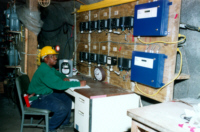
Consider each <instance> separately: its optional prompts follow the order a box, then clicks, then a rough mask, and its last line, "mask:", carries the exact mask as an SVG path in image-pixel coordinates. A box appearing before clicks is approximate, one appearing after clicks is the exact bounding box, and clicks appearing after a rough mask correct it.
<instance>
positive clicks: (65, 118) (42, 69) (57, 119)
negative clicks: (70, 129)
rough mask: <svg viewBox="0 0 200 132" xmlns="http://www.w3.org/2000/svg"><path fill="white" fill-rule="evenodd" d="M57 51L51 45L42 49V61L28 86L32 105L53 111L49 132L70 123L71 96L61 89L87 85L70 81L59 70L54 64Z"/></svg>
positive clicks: (82, 82) (83, 82) (84, 82)
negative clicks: (31, 95)
mask: <svg viewBox="0 0 200 132" xmlns="http://www.w3.org/2000/svg"><path fill="white" fill-rule="evenodd" d="M56 54H58V53H56V51H55V50H54V49H52V47H51V46H45V47H44V48H42V50H41V59H42V61H43V62H42V63H41V65H40V66H39V68H38V69H37V70H36V72H35V73H34V75H33V78H32V80H31V83H30V85H29V88H28V91H27V92H28V93H29V94H35V95H36V96H33V97H30V99H29V100H30V101H32V102H31V107H33V108H39V109H47V110H50V111H52V112H53V116H52V117H51V119H50V120H49V132H56V129H57V128H59V127H67V126H69V125H70V123H69V120H70V114H71V104H72V100H71V98H70V97H69V96H68V95H67V94H65V93H64V92H60V91H61V90H66V89H68V88H71V87H78V86H85V85H86V81H80V82H70V81H69V79H68V78H66V76H65V75H64V74H61V73H60V72H58V71H57V70H56V69H55V68H54V67H53V66H54V65H55V64H56V62H57V57H56Z"/></svg>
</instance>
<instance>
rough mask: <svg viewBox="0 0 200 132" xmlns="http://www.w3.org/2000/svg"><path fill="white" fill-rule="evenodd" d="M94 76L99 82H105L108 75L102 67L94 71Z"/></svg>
mask: <svg viewBox="0 0 200 132" xmlns="http://www.w3.org/2000/svg"><path fill="white" fill-rule="evenodd" d="M94 76H95V78H96V79H97V80H98V81H104V80H105V78H106V73H105V71H104V69H103V68H102V67H96V68H95V69H94Z"/></svg>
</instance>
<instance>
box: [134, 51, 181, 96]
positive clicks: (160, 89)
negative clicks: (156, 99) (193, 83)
mask: <svg viewBox="0 0 200 132" xmlns="http://www.w3.org/2000/svg"><path fill="white" fill-rule="evenodd" d="M177 51H178V52H179V54H180V57H181V62H180V70H179V72H178V75H177V76H176V77H175V78H174V79H173V80H171V81H170V82H168V83H167V84H165V85H164V86H162V87H161V88H160V89H159V90H158V91H157V92H155V93H154V94H147V93H144V92H143V91H142V90H141V89H140V88H139V87H138V85H137V82H135V86H136V88H137V89H138V90H139V91H140V92H141V93H142V94H144V95H146V96H155V95H157V94H158V93H159V92H160V91H161V90H162V89H163V88H164V87H166V86H167V85H169V84H170V83H172V82H173V81H174V80H176V79H177V78H178V77H179V75H180V74H181V70H182V53H181V51H180V50H179V48H177Z"/></svg>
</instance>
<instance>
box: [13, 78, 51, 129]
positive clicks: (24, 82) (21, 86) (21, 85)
mask: <svg viewBox="0 0 200 132" xmlns="http://www.w3.org/2000/svg"><path fill="white" fill-rule="evenodd" d="M29 83H30V80H29V77H28V75H21V76H19V77H17V78H16V87H17V93H18V96H19V102H20V107H21V111H22V122H21V132H23V127H24V126H39V127H46V132H48V131H49V113H50V112H51V111H49V110H44V109H36V108H31V107H26V106H25V103H24V101H23V98H22V97H23V94H24V93H26V91H27V89H28V86H29ZM26 115H29V116H31V121H30V123H27V124H25V123H24V119H25V116H26ZM34 115H42V116H45V125H41V124H40V123H41V121H42V120H43V118H42V119H41V120H40V121H39V122H38V123H36V124H33V116H34Z"/></svg>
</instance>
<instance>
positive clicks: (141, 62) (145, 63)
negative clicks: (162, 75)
mask: <svg viewBox="0 0 200 132" xmlns="http://www.w3.org/2000/svg"><path fill="white" fill-rule="evenodd" d="M134 65H136V66H142V67H146V68H150V69H153V59H149V58H144V57H138V56H135V61H134Z"/></svg>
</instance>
